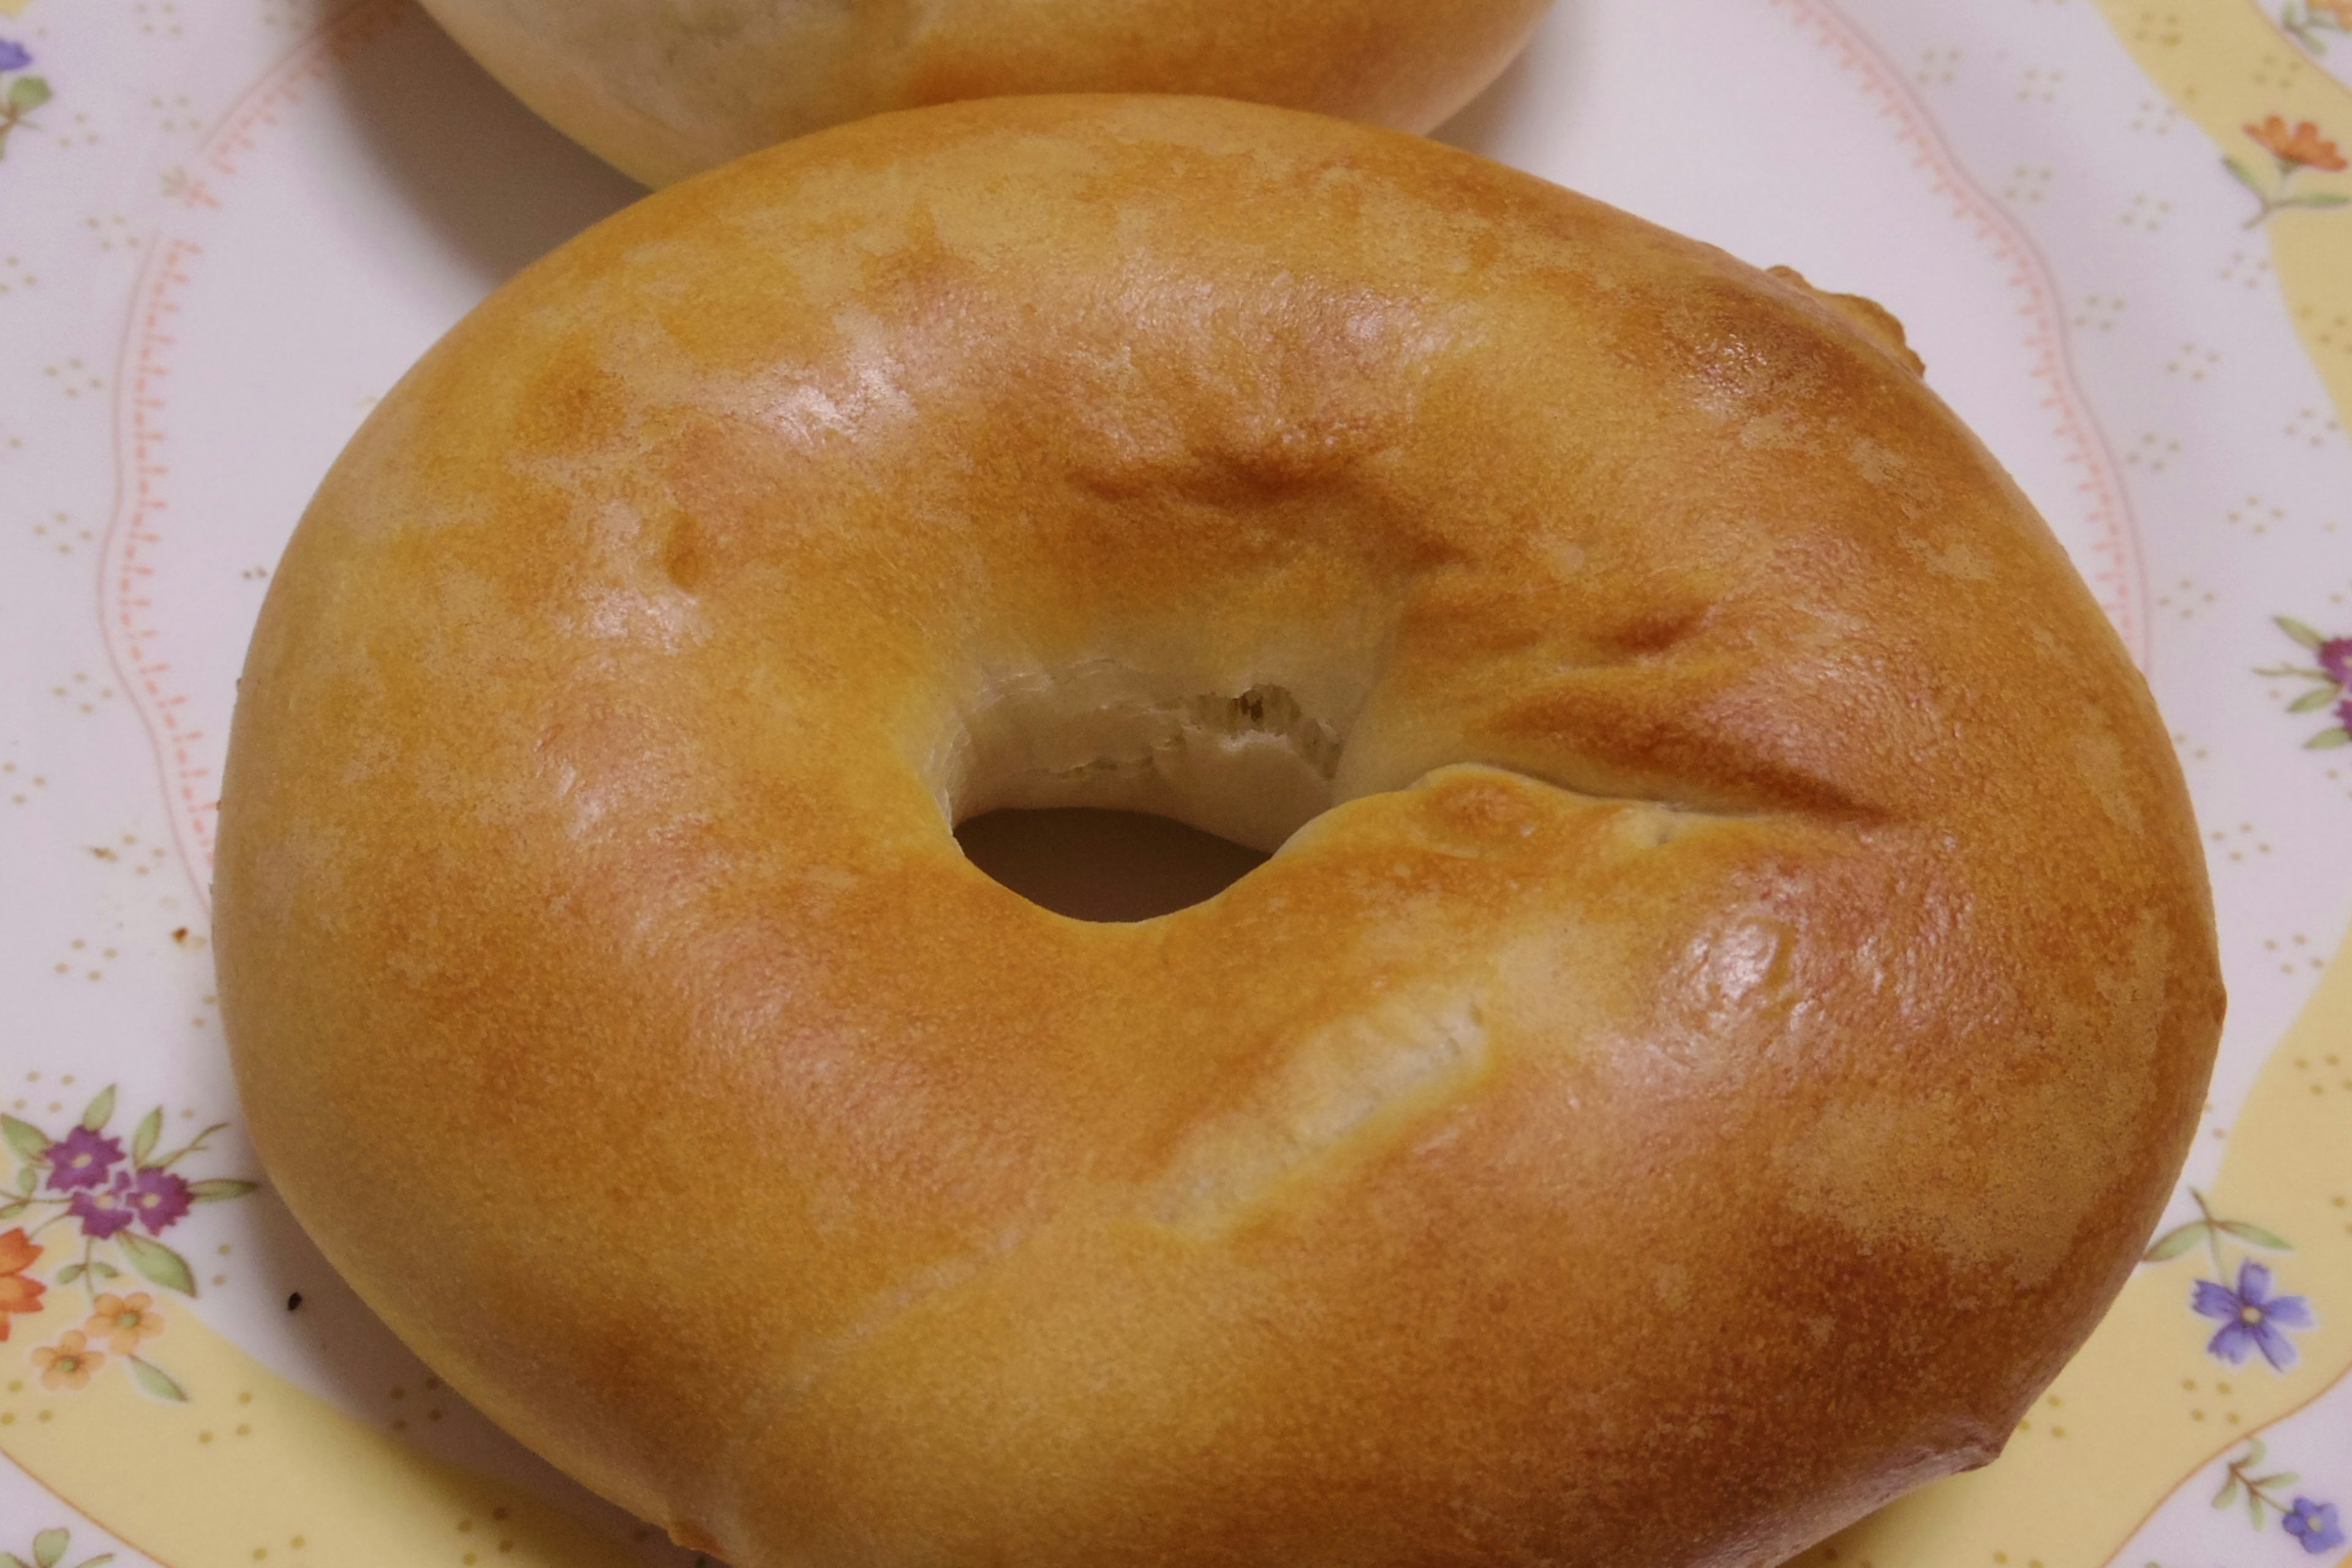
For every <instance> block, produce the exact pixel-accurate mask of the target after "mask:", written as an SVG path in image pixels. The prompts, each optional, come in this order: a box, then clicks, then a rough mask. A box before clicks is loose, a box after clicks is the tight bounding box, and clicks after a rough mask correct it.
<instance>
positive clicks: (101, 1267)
mask: <svg viewBox="0 0 2352 1568" xmlns="http://www.w3.org/2000/svg"><path fill="white" fill-rule="evenodd" d="M89 1271H90V1272H91V1273H92V1274H95V1275H97V1276H98V1277H99V1278H100V1279H114V1278H115V1277H116V1276H118V1275H120V1274H121V1272H122V1270H121V1269H120V1268H116V1267H115V1266H114V1265H113V1264H111V1263H93V1264H91V1265H90V1266H89Z"/></svg>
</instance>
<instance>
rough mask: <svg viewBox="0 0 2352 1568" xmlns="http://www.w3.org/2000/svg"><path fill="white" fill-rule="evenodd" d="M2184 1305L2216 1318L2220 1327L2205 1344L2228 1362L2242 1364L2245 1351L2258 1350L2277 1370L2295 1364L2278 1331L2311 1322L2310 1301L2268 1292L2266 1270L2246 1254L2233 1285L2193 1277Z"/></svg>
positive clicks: (2268, 1273)
mask: <svg viewBox="0 0 2352 1568" xmlns="http://www.w3.org/2000/svg"><path fill="white" fill-rule="evenodd" d="M2189 1305H2190V1306H2192V1307H2193V1308H2195V1309H2196V1310H2197V1312H2198V1315H2199V1316H2200V1317H2207V1318H2218V1319H2220V1320H2221V1329H2220V1330H2219V1331H2217V1332H2216V1333H2215V1334H2214V1335H2213V1337H2212V1339H2210V1341H2208V1342H2206V1345H2205V1349H2206V1350H2207V1351H2208V1352H2210V1353H2211V1354H2213V1355H2216V1356H2219V1357H2220V1358H2221V1360H2223V1361H2226V1362H2228V1363H2230V1364H2231V1366H2242V1365H2243V1364H2244V1363H2245V1360H2246V1358H2247V1357H2248V1356H2249V1355H2252V1353H2253V1352H2256V1351H2260V1352H2263V1360H2264V1361H2266V1362H2268V1363H2271V1365H2272V1366H2273V1368H2275V1369H2276V1370H2277V1371H2280V1372H2284V1371H2285V1370H2286V1369H2287V1368H2289V1367H2291V1366H2293V1365H2294V1363H2295V1354H2296V1352H2295V1348H2294V1342H2292V1341H2290V1340H2289V1339H2288V1338H2287V1337H2286V1335H2285V1333H2284V1332H2283V1331H2284V1330H2286V1329H2307V1328H2309V1327H2311V1324H2312V1318H2311V1304H2310V1303H2309V1302H2308V1301H2305V1300H2304V1299H2303V1298H2302V1297H2300V1296H2273V1295H2272V1294H2271V1271H2270V1270H2269V1269H2267V1268H2263V1266H2262V1265H2261V1264H2259V1263H2256V1262H2254V1261H2253V1260H2252V1259H2251V1258H2249V1259H2248V1260H2247V1261H2246V1262H2245V1263H2243V1264H2242V1265H2240V1266H2239V1268H2238V1288H2237V1289H2235V1290H2232V1289H2230V1288H2229V1287H2228V1286H2226V1285H2221V1284H2217V1283H2215V1282H2214V1281H2213V1280H2210V1279H2200V1280H2199V1281H2197V1290H2196V1293H2195V1294H2194V1295H2193V1296H2191V1297H2190V1298H2189Z"/></svg>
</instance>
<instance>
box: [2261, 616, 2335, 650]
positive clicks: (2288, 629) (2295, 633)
mask: <svg viewBox="0 0 2352 1568" xmlns="http://www.w3.org/2000/svg"><path fill="white" fill-rule="evenodd" d="M2272 621H2273V624H2274V625H2275V626H2277V627H2278V629H2279V630H2281V631H2283V632H2284V633H2285V634H2286V635H2287V636H2289V637H2293V638H2294V640H2295V641H2297V642H2299V643H2301V644H2302V645H2303V646H2304V647H2318V646H2319V645H2320V644H2321V643H2324V642H2326V640H2327V639H2326V637H2321V636H2320V635H2319V633H2318V632H2317V631H2315V630H2314V629H2313V628H2312V627H2311V626H2308V625H2306V624H2305V623H2304V622H2302V621H2298V620H2296V619H2295V618H2294V616H2273V617H2272Z"/></svg>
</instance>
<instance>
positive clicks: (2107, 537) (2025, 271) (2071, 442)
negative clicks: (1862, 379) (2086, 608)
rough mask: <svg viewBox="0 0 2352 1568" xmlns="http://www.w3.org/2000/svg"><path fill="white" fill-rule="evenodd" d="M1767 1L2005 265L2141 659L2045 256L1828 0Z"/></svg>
mask: <svg viewBox="0 0 2352 1568" xmlns="http://www.w3.org/2000/svg"><path fill="white" fill-rule="evenodd" d="M1771 5H1772V7H1773V8H1774V9H1775V10H1779V11H1785V12H1788V13H1790V17H1791V19H1792V20H1793V21H1794V22H1795V23H1796V24H1797V26H1799V27H1801V28H1803V29H1805V30H1806V31H1808V32H1810V33H1811V35H1812V37H1813V38H1814V41H1815V42H1817V43H1819V44H1820V45H1821V46H1822V48H1823V49H1825V50H1827V51H1828V52H1829V53H1830V54H1832V55H1833V56H1835V57H1836V58H1837V62H1838V64H1839V65H1840V66H1841V67H1842V68H1843V69H1844V70H1845V71H1846V72H1847V73H1848V74H1849V75H1851V76H1853V77H1855V78H1857V79H1859V80H1860V81H1861V83H1862V86H1863V89H1864V91H1865V92H1867V93H1869V94H1870V95H1871V96H1872V97H1874V98H1875V99H1877V100H1878V101H1879V105H1880V108H1879V115H1880V118H1881V119H1885V120H1890V121H1894V122H1895V140H1896V142H1899V143H1900V144H1902V145H1903V146H1905V147H1907V148H1909V149H1910V151H1911V153H1912V160H1911V163H1912V167H1913V168H1915V169H1916V170H1918V171H1919V172H1920V173H1921V174H1926V175H1927V178H1928V182H1929V184H1930V185H1931V187H1932V188H1933V189H1934V191H1935V192H1936V194H1937V195H1940V196H1944V197H1946V198H1948V199H1949V200H1950V202H1951V203H1952V213H1953V216H1956V217H1958V218H1960V219H1962V220H1964V221H1967V222H1969V223H1971V224H1973V225H1974V226H1975V229H1976V236H1977V238H1979V240H1981V241H1983V242H1984V243H1985V244H1986V245H1988V246H1989V247H1990V248H1991V250H1992V253H1993V257H1994V259H1995V260H1996V261H1997V262H1999V263H2000V265H2002V266H2004V267H2006V268H2008V269H2009V277H2008V279H2007V281H2008V283H2009V286H2010V287H2011V288H2012V289H2016V290H2017V291H2018V292H2020V293H2021V294H2022V295H2024V296H2025V298H2026V303H2025V304H2024V305H2023V306H2022V307H2021V310H2020V314H2021V315H2023V316H2024V317H2025V318H2026V319H2027V322H2028V325H2027V329H2026V337H2025V347H2026V350H2027V352H2028V353H2031V354H2032V356H2033V369H2032V375H2033V379H2034V380H2035V381H2037V382H2039V383H2040V384H2042V388H2043V396H2042V408H2043V409H2044V410H2046V411H2047V412H2048V413H2049V414H2050V415H2051V416H2053V419H2054V421H2055V424H2054V426H2053V433H2054V434H2055V435H2056V437H2058V439H2059V441H2060V442H2061V443H2062V444H2063V447H2064V448H2065V451H2066V462H2067V464H2068V466H2069V467H2072V468H2078V469H2080V470H2081V472H2082V477H2081V479H2078V480H2077V481H2076V483H2075V493H2076V494H2077V495H2079V496H2081V497H2082V498H2083V499H2084V502H2085V503H2086V505H2087V510H2088V516H2089V520H2090V521H2091V523H2092V525H2093V526H2094V527H2095V529H2097V530H2098V537H2097V538H2096V539H2095V541H2094V542H2093V544H2092V549H2093V551H2094V552H2095V555H2096V557H2097V560H2096V563H2095V567H2094V569H2093V570H2092V571H2091V572H2090V573H2089V574H2088V576H2089V579H2090V584H2091V591H2092V593H2093V594H2094V595H2095V596H2096V597H2097V599H2098V601H2099V607H2100V608H2101V609H2103V610H2105V612H2106V614H2107V618H2108V619H2109V620H2110V621H2112V622H2114V623H2115V627H2116V632H2117V633H2118V634H2120V635H2121V636H2122V637H2123V639H2124V646H2125V647H2127V648H2129V649H2130V650H2131V654H2132V658H2134V659H2136V660H2137V662H2138V663H2139V665H2140V667H2141V668H2147V626H2146V624H2145V623H2144V622H2143V620H2142V618H2141V613H2140V609H2139V606H2140V605H2144V604H2145V603H2147V564H2146V563H2145V561H2144V560H2143V559H2142V557H2141V554H2140V549H2139V537H2138V529H2137V525H2136V524H2135V522H2134V521H2133V518H2132V511H2131V502H2130V500H2129V498H2128V497H2127V496H2126V494H2125V492H2124V488H2123V485H2122V483H2121V482H2120V481H2119V480H2118V479H2117V478H2116V461H2115V454H2114V451H2113V449H2112V448H2111V447H2109V446H2108V444H2107V438H2106V436H2105V433H2104V432H2103V431H2102V430H2101V429H2100V428H2099V423H2098V421H2097V419H2096V418H2095V417H2094V416H2092V413H2091V409H2090V405H2089V403H2088V402H2087V401H2086V400H2085V399H2084V396H2083V394H2082V392H2081V389H2080V388H2079V387H2077V386H2076V384H2075V381H2074V363H2073V360H2072V358H2071V356H2070V355H2069V353H2068V352H2067V347H2066V326H2065V319H2064V317H2063V314H2062V313H2061V312H2060V310H2059V309H2058V288H2057V284H2056V281H2055V279H2054V278H2053V275H2052V273H2051V270H2050V265H2049V263H2048V262H2047V261H2045V260H2044V259H2043V258H2042V253H2041V251H2040V250H2039V249H2038V248H2036V247H2035V246H2034V243H2033V240H2032V237H2031V236H2030V235H2028V234H2027V233H2026V231H2025V230H2024V228H2023V227H2022V226H2020V225H2019V224H2018V223H2017V221H2016V220H2015V219H2014V218H2012V217H2011V216H2010V215H2009V213H2008V212H2007V211H2006V210H2005V209H2004V208H2003V207H2001V205H2000V204H1999V203H1997V202H1995V201H1994V200H1993V199H1992V198H1991V197H1990V196H1989V195H1986V194H1985V192H1984V190H1983V188H1982V187H1981V186H1979V184H1977V183H1976V181H1975V179H1974V177H1973V176H1971V175H1970V174H1969V173H1968V171H1967V170H1966V169H1965V168H1963V167H1962V166H1961V164H1960V161H1959V160H1958V158H1957V157H1956V156H1954V155H1953V153H1952V150H1951V148H1950V146H1949V144H1948V143H1947V142H1945V140H1944V136H1943V132H1940V131H1938V130H1937V128H1936V122H1935V121H1933V120H1932V119H1930V118H1929V117H1928V115H1927V110H1926V108H1925V107H1924V106H1923V105H1921V103H1920V102H1919V100H1917V99H1916V97H1914V96H1913V95H1912V92H1911V89H1909V88H1908V87H1906V85H1905V84H1904V81H1903V78H1902V76H1901V74H1900V73H1898V72H1897V71H1896V70H1895V68H1894V67H1893V66H1892V65H1890V64H1888V63H1887V60H1886V58H1885V56H1884V55H1882V54H1880V53H1879V52H1878V49H1877V47H1876V46H1875V45H1874V44H1872V43H1871V42H1870V40H1869V38H1868V37H1866V36H1865V35H1864V33H1863V32H1862V30H1861V29H1860V28H1858V27H1856V26H1854V25H1853V23H1852V22H1849V21H1848V20H1846V18H1845V17H1844V16H1843V14H1841V13H1840V12H1839V11H1838V9H1837V8H1836V7H1835V6H1834V5H1832V4H1830V0H1771Z"/></svg>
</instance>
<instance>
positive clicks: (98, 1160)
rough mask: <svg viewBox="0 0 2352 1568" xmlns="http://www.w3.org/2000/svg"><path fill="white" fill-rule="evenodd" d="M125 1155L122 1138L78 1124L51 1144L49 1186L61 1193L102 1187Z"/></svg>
mask: <svg viewBox="0 0 2352 1568" xmlns="http://www.w3.org/2000/svg"><path fill="white" fill-rule="evenodd" d="M121 1158H122V1141H121V1139H119V1138H109V1137H107V1136H106V1135H105V1134H104V1133H102V1132H92V1131H90V1130H89V1128H87V1127H77V1128H75V1129H74V1130H73V1131H70V1132H68V1133H67V1134H66V1135H65V1136H64V1137H62V1138H60V1139H58V1141H57V1142H54V1143H52V1144H50V1145H49V1153H48V1160H49V1185H50V1186H51V1187H52V1188H54V1189H55V1190H57V1191H58V1192H61V1193H69V1192H72V1191H73V1190H74V1189H75V1188H77V1187H102V1186H104V1185H106V1178H107V1174H108V1173H109V1172H110V1171H111V1170H112V1169H113V1168H114V1163H115V1162H116V1161H117V1160H120V1159H121Z"/></svg>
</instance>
